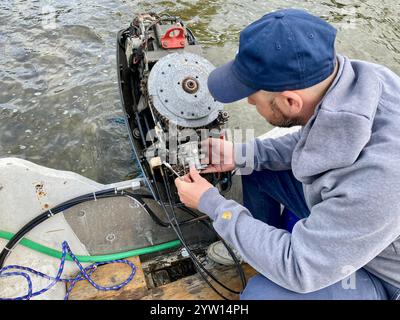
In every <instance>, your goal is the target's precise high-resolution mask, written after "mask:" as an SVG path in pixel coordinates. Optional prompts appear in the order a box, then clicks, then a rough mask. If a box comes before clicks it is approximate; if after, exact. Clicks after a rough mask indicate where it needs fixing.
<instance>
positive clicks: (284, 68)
mask: <svg viewBox="0 0 400 320" xmlns="http://www.w3.org/2000/svg"><path fill="white" fill-rule="evenodd" d="M336 32H337V30H336V29H335V28H334V27H333V26H332V25H330V24H329V23H327V22H326V21H324V20H322V19H321V18H319V17H316V16H313V15H311V14H309V13H307V12H306V11H303V10H297V9H285V10H279V11H275V12H272V13H269V14H267V15H265V16H263V17H262V18H261V19H260V20H258V21H256V22H254V23H252V24H251V25H249V26H248V27H247V28H245V29H244V30H243V31H242V32H241V34H240V44H239V52H238V54H237V55H236V57H235V59H234V60H233V61H231V62H229V63H227V64H225V65H223V66H221V67H219V68H217V69H215V70H214V71H213V72H212V73H211V74H210V76H209V78H208V88H209V90H210V93H211V94H212V96H213V97H214V98H215V99H216V100H218V101H220V102H223V103H231V102H234V101H237V100H241V99H243V98H246V97H248V96H250V95H252V94H253V93H255V92H257V91H259V90H265V91H270V92H282V91H285V90H300V89H305V88H309V87H312V86H314V85H316V84H318V83H320V82H322V81H323V80H325V79H326V78H328V77H329V76H330V75H331V74H332V73H333V71H334V69H335V64H336V52H335V39H336Z"/></svg>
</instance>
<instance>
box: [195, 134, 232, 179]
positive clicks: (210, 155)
mask: <svg viewBox="0 0 400 320" xmlns="http://www.w3.org/2000/svg"><path fill="white" fill-rule="evenodd" d="M202 148H203V152H205V154H206V160H208V162H207V163H206V164H209V166H208V168H207V169H205V170H203V171H202V173H212V172H228V171H232V170H234V169H235V159H234V152H233V143H232V142H230V141H226V140H223V139H212V138H210V139H207V140H205V141H203V142H202Z"/></svg>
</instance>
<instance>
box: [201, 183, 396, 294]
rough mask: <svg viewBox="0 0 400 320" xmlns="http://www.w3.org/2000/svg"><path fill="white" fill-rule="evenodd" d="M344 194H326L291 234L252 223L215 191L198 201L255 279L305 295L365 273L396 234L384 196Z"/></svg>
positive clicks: (242, 210) (336, 191) (388, 201)
mask: <svg viewBox="0 0 400 320" xmlns="http://www.w3.org/2000/svg"><path fill="white" fill-rule="evenodd" d="M353 182H354V181H353ZM353 187H354V186H353ZM343 190H346V189H342V186H338V187H335V188H333V189H332V190H330V191H326V193H325V194H324V195H323V196H324V197H325V200H324V201H322V202H321V203H320V204H319V205H316V206H314V207H313V208H312V210H311V215H310V216H309V218H307V219H303V220H301V221H300V222H299V223H297V224H296V226H295V228H294V230H293V233H292V234H290V233H289V232H287V231H285V230H280V229H277V228H274V227H272V226H269V225H268V224H265V223H263V222H261V221H259V220H256V219H254V218H253V217H252V215H251V214H250V212H249V211H248V210H247V209H246V208H245V207H243V206H241V205H240V204H238V203H237V202H235V201H232V200H226V199H225V198H224V197H222V196H221V195H220V194H219V191H218V189H216V188H213V189H210V190H208V191H207V192H206V193H205V194H204V195H203V196H202V197H201V200H200V207H199V209H200V211H202V212H204V213H206V214H208V215H209V216H210V217H211V219H212V220H213V226H214V228H215V230H216V231H217V232H218V234H219V235H220V236H221V237H222V238H223V239H225V240H226V241H227V242H229V243H230V244H232V245H233V246H234V247H235V248H236V249H237V250H238V251H239V253H240V255H241V256H242V257H243V259H244V260H245V261H246V262H247V263H249V264H250V265H251V266H252V267H253V268H255V269H256V270H257V271H258V272H259V273H261V274H262V275H264V276H265V277H267V278H268V279H270V280H271V281H273V282H275V283H277V284H278V285H280V286H282V287H284V288H286V289H288V290H291V291H294V292H298V293H309V292H314V291H317V290H320V289H323V288H325V287H328V286H330V285H333V284H334V283H337V282H339V281H341V280H343V279H345V278H347V277H348V276H350V275H351V274H353V273H354V272H355V271H356V270H358V269H360V268H362V267H364V266H365V265H366V264H367V263H368V262H370V261H371V260H372V259H373V258H374V257H376V256H377V255H379V254H380V253H381V252H382V251H383V250H384V249H385V248H387V247H388V246H389V245H390V244H391V243H392V242H394V241H395V240H396V238H397V237H398V236H399V234H400V215H398V214H397V213H398V212H400V208H399V205H398V201H397V200H396V199H394V198H395V197H394V198H393V199H392V198H390V199H388V195H387V193H386V199H385V200H386V201H384V202H382V193H381V192H376V193H375V194H368V195H367V194H365V193H364V194H363V193H362V191H360V192H357V191H356V192H355V193H353V194H352V195H349V194H348V193H347V192H346V191H343ZM386 191H387V190H385V191H384V192H386ZM365 197H368V199H369V201H366V200H365ZM383 198H384V197H383ZM393 200H394V201H393Z"/></svg>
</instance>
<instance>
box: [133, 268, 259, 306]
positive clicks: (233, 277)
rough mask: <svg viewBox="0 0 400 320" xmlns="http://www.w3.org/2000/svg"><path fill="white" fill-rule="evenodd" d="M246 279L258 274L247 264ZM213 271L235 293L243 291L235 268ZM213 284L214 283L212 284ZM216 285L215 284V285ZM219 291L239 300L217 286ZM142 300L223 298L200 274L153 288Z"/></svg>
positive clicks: (244, 269) (236, 296)
mask: <svg viewBox="0 0 400 320" xmlns="http://www.w3.org/2000/svg"><path fill="white" fill-rule="evenodd" d="M242 267H243V271H244V273H245V276H246V279H249V278H250V277H252V276H254V275H256V274H257V272H256V271H255V270H254V269H253V268H252V267H250V266H249V265H247V264H244V265H242ZM210 271H212V273H213V275H215V277H216V278H217V279H218V280H219V281H221V282H222V283H223V284H224V285H226V286H227V287H229V288H230V289H233V290H235V291H240V290H241V289H242V285H241V281H240V278H239V276H238V274H237V272H236V269H235V268H234V267H218V268H215V269H213V270H210ZM212 283H213V282H212ZM214 284H215V283H214ZM215 287H216V288H217V290H218V291H221V292H223V294H224V296H226V297H227V298H229V299H231V300H238V299H239V295H235V294H233V293H231V292H229V291H226V290H225V289H223V288H221V287H220V286H218V285H217V284H215ZM141 299H142V300H221V299H222V298H221V297H220V296H219V295H218V294H217V293H215V292H214V291H213V290H212V289H211V288H210V287H209V286H208V285H207V283H206V282H205V281H204V280H203V279H202V278H201V276H200V275H199V274H196V275H193V276H190V277H186V278H183V279H180V280H178V281H175V282H172V283H169V284H166V285H163V286H160V287H157V288H153V289H150V290H149V294H148V295H146V296H144V297H143V298H141Z"/></svg>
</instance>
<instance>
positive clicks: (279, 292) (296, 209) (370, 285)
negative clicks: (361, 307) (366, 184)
mask: <svg viewBox="0 0 400 320" xmlns="http://www.w3.org/2000/svg"><path fill="white" fill-rule="evenodd" d="M242 181H243V201H244V206H245V207H246V208H247V209H248V210H249V211H250V212H251V214H252V215H253V217H254V218H256V219H258V220H261V221H263V222H265V223H267V224H269V225H271V226H274V227H277V228H280V229H286V230H288V228H287V226H288V225H289V226H290V225H294V223H295V222H296V221H298V220H300V219H303V218H306V217H308V216H309V215H310V210H309V209H308V206H307V204H306V201H305V198H304V193H303V186H302V183H301V182H299V181H298V180H297V179H296V178H295V177H294V176H293V173H292V172H291V171H269V170H264V171H259V172H256V171H255V172H254V173H253V174H251V175H249V176H243V177H242ZM281 205H283V206H284V207H285V208H286V209H288V210H286V211H285V212H286V214H284V215H281ZM290 220H295V221H292V222H291V223H290ZM288 221H289V224H288ZM288 231H291V230H290V227H289V230H288ZM354 276H355V280H356V284H357V285H356V289H346V286H343V285H342V282H339V283H336V284H334V285H332V286H330V287H328V288H325V289H322V290H319V291H316V292H313V293H307V294H299V293H295V292H292V291H290V290H287V289H285V288H282V287H280V286H278V285H277V284H275V283H273V282H272V281H270V280H268V279H267V278H265V277H263V276H261V275H256V276H254V277H253V278H251V279H250V281H249V283H248V284H247V286H246V288H245V290H244V291H243V293H242V294H241V297H240V298H241V300H388V299H390V298H391V297H392V296H393V293H392V292H388V290H387V288H388V287H387V285H388V284H387V283H386V282H383V281H382V280H380V279H379V278H377V277H375V276H374V275H372V274H371V273H369V272H368V271H366V270H365V269H360V270H358V271H357V272H356V274H355V275H354ZM389 286H390V285H389ZM391 289H397V288H394V287H393V286H391ZM391 291H392V290H391ZM389 294H390V296H389Z"/></svg>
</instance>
